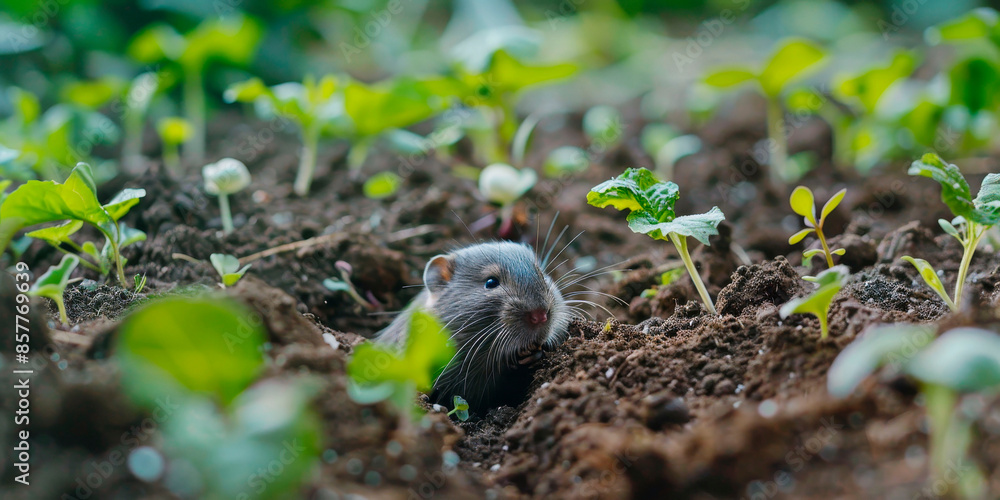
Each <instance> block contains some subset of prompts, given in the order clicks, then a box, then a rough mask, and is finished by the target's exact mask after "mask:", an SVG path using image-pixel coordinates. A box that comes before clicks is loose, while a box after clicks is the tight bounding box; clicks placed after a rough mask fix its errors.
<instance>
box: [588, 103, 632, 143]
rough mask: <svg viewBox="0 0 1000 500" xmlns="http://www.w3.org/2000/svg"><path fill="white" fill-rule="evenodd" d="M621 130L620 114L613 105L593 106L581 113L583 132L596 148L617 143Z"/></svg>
mask: <svg viewBox="0 0 1000 500" xmlns="http://www.w3.org/2000/svg"><path fill="white" fill-rule="evenodd" d="M622 131H623V125H622V114H621V112H620V111H618V109H617V108H615V107H613V106H594V107H593V108H590V109H588V110H587V112H586V113H584V114H583V133H584V134H586V136H587V138H588V139H590V143H591V144H592V145H594V147H595V148H596V149H597V150H600V151H603V150H606V149H610V148H613V147H615V146H616V145H618V143H619V142H621V138H622Z"/></svg>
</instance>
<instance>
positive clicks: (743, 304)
mask: <svg viewBox="0 0 1000 500" xmlns="http://www.w3.org/2000/svg"><path fill="white" fill-rule="evenodd" d="M801 281H802V280H801V278H800V277H799V275H798V273H796V272H795V269H793V268H792V266H791V265H790V264H789V263H788V261H787V260H786V259H785V258H784V257H777V258H775V259H774V260H770V261H766V262H764V263H762V264H753V265H750V266H740V268H738V269H737V270H736V272H735V273H733V275H732V280H731V282H730V283H729V285H726V287H725V288H723V289H722V291H721V292H719V299H718V301H717V302H716V306H717V308H718V310H719V314H729V315H733V316H740V315H743V314H744V313H745V312H746V311H747V310H748V309H750V308H751V307H753V308H754V309H756V308H758V307H760V306H761V305H762V304H763V303H770V304H773V305H775V306H781V305H782V304H784V303H785V302H788V300H789V299H791V298H792V297H794V296H796V295H798V294H800V293H802V292H803V291H804V289H803V287H802V285H801Z"/></svg>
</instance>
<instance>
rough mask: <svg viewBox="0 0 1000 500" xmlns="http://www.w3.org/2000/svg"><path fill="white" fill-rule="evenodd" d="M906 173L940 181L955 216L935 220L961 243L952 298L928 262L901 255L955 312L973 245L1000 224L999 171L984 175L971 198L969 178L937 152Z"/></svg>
mask: <svg viewBox="0 0 1000 500" xmlns="http://www.w3.org/2000/svg"><path fill="white" fill-rule="evenodd" d="M907 173H908V174H910V175H919V176H922V177H930V178H931V179H934V180H935V181H937V182H938V183H939V184H941V200H942V201H944V204H945V205H947V206H948V208H949V209H951V213H952V214H954V215H955V219H953V220H952V221H951V222H949V221H946V220H944V219H939V220H938V224H940V225H941V229H943V230H944V232H946V233H948V234H950V235H951V236H953V237H954V238H955V239H957V240H958V242H959V243H961V244H962V262H961V264H960V265H959V267H958V275H957V276H956V277H955V297H954V299H951V300H949V299H948V294H947V292H945V290H944V285H943V284H942V283H941V280H940V278H938V275H937V271H935V270H934V267H933V266H931V264H930V263H928V262H927V261H926V260H923V259H914V258H912V257H910V256H904V257H903V258H904V259H906V260H907V262H909V263H911V264H913V266H914V267H916V268H917V270H918V271H919V272H920V276H921V277H922V278H923V279H924V281H925V282H926V283H927V286H929V287H931V289H933V290H934V291H935V292H936V293H937V294H938V295H940V296H941V298H942V299H944V301H945V303H947V304H948V307H950V308H951V309H952V310H953V311H957V310H958V308H959V307H960V306H961V305H962V289H963V287H964V285H965V278H966V276H967V275H968V273H969V264H971V263H972V256H973V255H974V254H975V253H976V247H978V246H979V241H980V240H981V239H982V238H983V236H984V235H985V234H986V232H987V231H988V230H989V229H990V228H991V227H993V226H996V225H997V224H998V223H1000V174H989V175H987V176H986V178H985V179H983V184H982V186H980V188H979V194H978V195H977V196H976V198H975V199H973V198H972V190H971V188H970V187H969V183H968V181H966V180H965V177H963V176H962V171H961V170H959V169H958V167H957V166H955V165H952V164H950V163H946V162H945V161H944V160H942V159H941V157H939V156H938V155H936V154H933V153H928V154H925V155H924V156H923V157H922V158H921V159H919V160H917V161H914V162H913V164H912V165H910V169H909V170H908V171H907Z"/></svg>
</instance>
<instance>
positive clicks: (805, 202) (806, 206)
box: [788, 186, 817, 227]
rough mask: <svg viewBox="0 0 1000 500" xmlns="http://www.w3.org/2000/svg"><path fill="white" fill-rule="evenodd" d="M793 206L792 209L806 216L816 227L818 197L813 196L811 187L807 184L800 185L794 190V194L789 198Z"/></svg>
mask: <svg viewBox="0 0 1000 500" xmlns="http://www.w3.org/2000/svg"><path fill="white" fill-rule="evenodd" d="M788 202H789V203H790V204H791V206H792V211H793V212H795V213H797V214H799V215H801V216H803V217H805V218H806V220H807V221H809V222H810V223H811V224H812V225H813V226H814V227H815V226H816V225H817V222H816V199H815V198H814V197H813V192H812V190H811V189H809V188H807V187H805V186H798V187H796V188H795V190H793V191H792V196H791V197H789V198H788Z"/></svg>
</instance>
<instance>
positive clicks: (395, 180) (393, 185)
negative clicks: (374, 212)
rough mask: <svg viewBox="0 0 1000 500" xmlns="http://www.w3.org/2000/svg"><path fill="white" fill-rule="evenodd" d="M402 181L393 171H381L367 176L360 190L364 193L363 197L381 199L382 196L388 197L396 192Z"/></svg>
mask: <svg viewBox="0 0 1000 500" xmlns="http://www.w3.org/2000/svg"><path fill="white" fill-rule="evenodd" d="M402 183H403V179H401V178H400V177H399V176H398V175H396V174H395V173H394V172H382V173H379V174H375V175H373V176H371V177H369V178H368V180H366V181H365V184H364V186H362V190H363V191H364V193H365V197H367V198H370V199H373V200H381V199H382V198H388V197H390V196H392V195H394V194H396V192H397V191H399V186H400V185H402Z"/></svg>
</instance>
